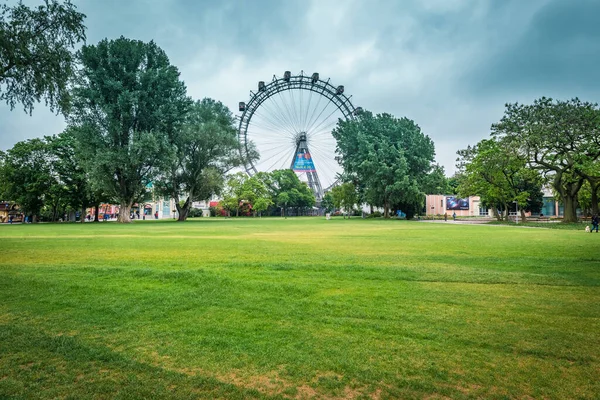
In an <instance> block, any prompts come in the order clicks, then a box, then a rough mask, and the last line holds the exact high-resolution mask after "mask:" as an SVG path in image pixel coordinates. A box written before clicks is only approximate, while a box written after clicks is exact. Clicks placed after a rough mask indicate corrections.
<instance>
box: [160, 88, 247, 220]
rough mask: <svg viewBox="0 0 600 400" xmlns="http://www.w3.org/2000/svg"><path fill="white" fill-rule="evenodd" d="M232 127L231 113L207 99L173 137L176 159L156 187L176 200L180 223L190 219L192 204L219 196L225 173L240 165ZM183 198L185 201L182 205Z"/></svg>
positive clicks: (219, 104) (224, 107) (166, 166)
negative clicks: (188, 217) (180, 200)
mask: <svg viewBox="0 0 600 400" xmlns="http://www.w3.org/2000/svg"><path fill="white" fill-rule="evenodd" d="M233 125H234V118H233V115H232V114H231V111H229V109H228V108H227V107H226V106H224V105H223V104H222V103H221V102H218V101H215V100H212V99H208V98H206V99H203V100H202V101H197V102H195V103H194V104H193V105H192V107H191V108H190V110H189V111H188V113H187V115H186V118H185V123H184V124H183V126H181V127H180V128H179V129H176V130H175V131H173V133H172V135H170V137H169V145H170V147H171V148H172V152H173V156H172V157H171V158H169V159H168V160H167V162H166V163H165V167H164V170H165V173H163V174H161V176H160V177H159V179H158V180H157V181H156V182H155V188H156V190H157V192H158V193H159V194H160V195H163V196H165V197H170V198H173V199H175V201H176V204H177V205H178V208H177V211H178V213H179V220H180V221H185V219H186V218H187V214H188V212H189V210H190V207H191V204H192V202H194V201H199V200H207V199H209V198H210V197H212V196H213V195H216V194H220V193H221V190H222V189H223V184H224V175H225V173H226V172H227V171H229V170H230V169H231V168H233V167H236V166H239V165H241V160H240V157H239V152H238V148H239V143H238V141H237V136H236V130H235V128H234V126H233ZM180 196H184V199H185V201H184V202H183V204H182V205H181V206H179V198H180Z"/></svg>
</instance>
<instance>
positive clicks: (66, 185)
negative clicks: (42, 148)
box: [46, 128, 104, 222]
mask: <svg viewBox="0 0 600 400" xmlns="http://www.w3.org/2000/svg"><path fill="white" fill-rule="evenodd" d="M46 140H47V141H48V144H49V151H50V154H51V156H52V171H53V174H54V176H55V178H56V180H57V183H58V184H59V185H60V187H61V188H62V191H61V192H62V198H63V201H64V202H65V204H66V205H67V206H68V207H69V208H70V209H72V210H78V211H79V212H80V213H81V214H80V215H81V222H84V216H85V214H86V209H87V207H89V206H94V207H95V208H96V209H98V206H99V203H100V201H101V200H104V198H103V196H102V193H101V192H100V191H99V190H97V189H96V188H95V187H94V186H93V184H92V181H91V180H90V177H89V174H88V173H87V171H86V170H85V166H84V165H85V162H84V160H83V159H82V154H81V151H80V150H79V147H78V142H77V139H76V133H75V132H74V128H70V129H66V130H65V131H63V132H61V133H60V134H58V135H55V136H52V137H47V138H46ZM96 221H97V220H96Z"/></svg>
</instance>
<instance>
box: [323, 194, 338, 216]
mask: <svg viewBox="0 0 600 400" xmlns="http://www.w3.org/2000/svg"><path fill="white" fill-rule="evenodd" d="M321 207H323V209H324V210H325V212H327V213H330V212H332V211H333V209H334V208H335V204H334V201H333V194H332V193H331V190H330V191H328V192H326V193H325V195H323V199H322V200H321Z"/></svg>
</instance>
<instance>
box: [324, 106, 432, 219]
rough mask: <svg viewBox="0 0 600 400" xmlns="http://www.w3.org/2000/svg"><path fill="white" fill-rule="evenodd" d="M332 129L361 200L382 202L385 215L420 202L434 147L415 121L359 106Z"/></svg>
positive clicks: (413, 208) (415, 208)
mask: <svg viewBox="0 0 600 400" xmlns="http://www.w3.org/2000/svg"><path fill="white" fill-rule="evenodd" d="M332 135H333V136H334V137H335V139H336V140H337V145H338V152H339V154H340V155H341V165H342V166H343V168H344V172H345V173H346V174H347V175H348V176H349V177H350V180H351V181H352V182H353V183H354V184H355V186H357V187H359V188H360V190H361V192H362V199H363V201H365V202H367V203H369V204H372V205H375V206H380V207H383V208H384V210H385V216H386V217H388V216H389V210H390V209H392V208H398V209H402V210H403V211H404V212H406V213H407V215H409V216H412V215H413V214H414V212H416V211H418V210H419V209H420V208H422V206H423V202H424V198H425V196H424V194H425V193H424V191H423V188H425V187H426V186H427V184H426V183H425V181H426V180H427V178H428V174H429V173H430V172H431V171H432V169H433V168H434V165H433V160H434V155H435V151H434V146H433V142H432V141H431V139H430V138H429V137H428V136H426V135H424V134H423V133H422V132H421V128H419V126H418V125H416V124H415V123H414V121H412V120H409V119H407V118H401V119H398V118H394V117H393V116H391V115H389V114H380V115H377V116H373V115H372V114H371V113H370V112H364V113H362V114H361V117H360V118H359V119H358V120H352V121H340V122H339V124H338V126H337V127H336V128H335V129H334V130H333V132H332ZM438 172H439V171H438ZM432 180H433V179H432ZM430 184H431V182H430Z"/></svg>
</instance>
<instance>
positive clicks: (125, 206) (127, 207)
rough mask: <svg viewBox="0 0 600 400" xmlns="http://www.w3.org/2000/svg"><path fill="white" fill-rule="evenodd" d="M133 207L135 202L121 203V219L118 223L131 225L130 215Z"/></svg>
mask: <svg viewBox="0 0 600 400" xmlns="http://www.w3.org/2000/svg"><path fill="white" fill-rule="evenodd" d="M132 206H133V202H131V203H121V205H120V206H119V218H118V219H117V221H118V222H122V223H130V222H131V218H129V214H130V213H131V207H132Z"/></svg>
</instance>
